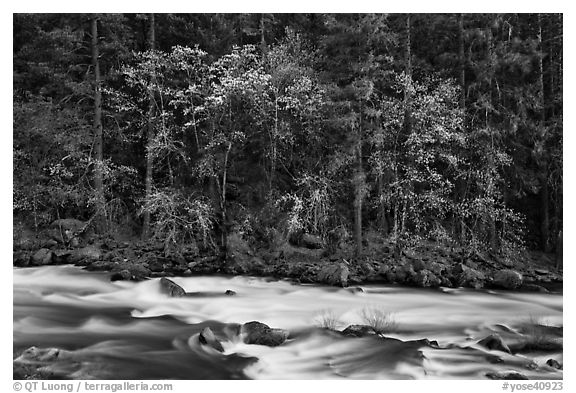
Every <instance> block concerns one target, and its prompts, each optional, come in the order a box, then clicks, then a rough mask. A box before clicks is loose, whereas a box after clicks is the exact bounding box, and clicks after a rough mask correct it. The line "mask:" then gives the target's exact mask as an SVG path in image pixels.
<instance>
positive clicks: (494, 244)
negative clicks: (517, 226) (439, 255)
mask: <svg viewBox="0 0 576 393" xmlns="http://www.w3.org/2000/svg"><path fill="white" fill-rule="evenodd" d="M487 36H488V42H487V46H488V61H489V64H490V83H489V86H488V97H489V98H488V99H489V101H490V108H493V107H494V104H493V102H492V90H493V89H492V85H493V84H494V68H495V67H494V60H493V58H494V52H493V51H494V47H493V42H492V41H493V37H492V27H491V26H488V29H487ZM490 126H491V125H490V110H489V109H486V128H487V129H490ZM493 132H494V131H493V130H492V129H490V157H488V165H489V169H490V174H489V175H490V176H491V178H490V180H489V185H488V194H489V197H490V198H491V200H492V203H491V206H490V207H491V210H492V214H488V217H486V219H487V221H488V239H489V242H490V248H491V249H492V250H494V251H495V250H496V249H497V248H498V239H497V238H496V217H494V214H493V212H494V209H495V206H494V201H493V198H494V195H495V194H496V190H495V188H496V184H495V182H494V173H493V172H494V171H495V163H494V156H495V154H496V148H495V146H494V135H493Z"/></svg>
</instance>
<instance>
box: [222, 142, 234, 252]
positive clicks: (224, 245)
mask: <svg viewBox="0 0 576 393" xmlns="http://www.w3.org/2000/svg"><path fill="white" fill-rule="evenodd" d="M231 149H232V142H228V148H227V149H226V153H225V155H224V173H223V174H222V190H221V195H220V211H221V213H222V218H221V220H222V232H221V233H220V235H221V239H220V241H221V244H222V249H223V250H224V251H225V252H226V255H228V254H227V253H228V227H227V225H228V217H227V214H226V184H227V179H226V176H227V174H228V156H229V155H230V150H231Z"/></svg>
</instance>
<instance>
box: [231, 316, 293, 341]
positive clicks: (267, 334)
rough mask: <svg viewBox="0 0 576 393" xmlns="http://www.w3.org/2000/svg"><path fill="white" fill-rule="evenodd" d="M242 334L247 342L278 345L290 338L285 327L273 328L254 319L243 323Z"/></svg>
mask: <svg viewBox="0 0 576 393" xmlns="http://www.w3.org/2000/svg"><path fill="white" fill-rule="evenodd" d="M240 336H241V337H242V340H243V341H244V343H246V344H256V345H266V346H268V347H277V346H278V345H281V344H283V343H284V341H286V339H287V338H288V331H287V330H283V329H273V328H271V327H270V326H268V325H266V324H264V323H261V322H257V321H252V322H248V323H245V324H244V325H242V327H241V328H240Z"/></svg>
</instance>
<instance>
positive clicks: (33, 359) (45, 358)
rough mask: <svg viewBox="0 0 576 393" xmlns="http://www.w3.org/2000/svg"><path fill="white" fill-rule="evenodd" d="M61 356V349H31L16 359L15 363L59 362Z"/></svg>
mask: <svg viewBox="0 0 576 393" xmlns="http://www.w3.org/2000/svg"><path fill="white" fill-rule="evenodd" d="M59 356H60V349H58V348H38V347H30V348H28V349H26V350H25V351H24V352H22V354H21V355H20V356H18V357H17V358H16V359H14V362H22V363H46V362H52V361H55V360H57V359H58V357H59Z"/></svg>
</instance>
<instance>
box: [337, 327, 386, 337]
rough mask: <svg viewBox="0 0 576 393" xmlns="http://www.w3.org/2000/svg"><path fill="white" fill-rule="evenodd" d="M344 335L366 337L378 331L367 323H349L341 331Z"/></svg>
mask: <svg viewBox="0 0 576 393" xmlns="http://www.w3.org/2000/svg"><path fill="white" fill-rule="evenodd" d="M342 334H343V335H344V336H348V337H366V336H375V335H377V334H378V333H377V332H376V330H374V328H373V327H372V326H368V325H350V326H348V327H347V328H346V329H344V330H343V331H342Z"/></svg>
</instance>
